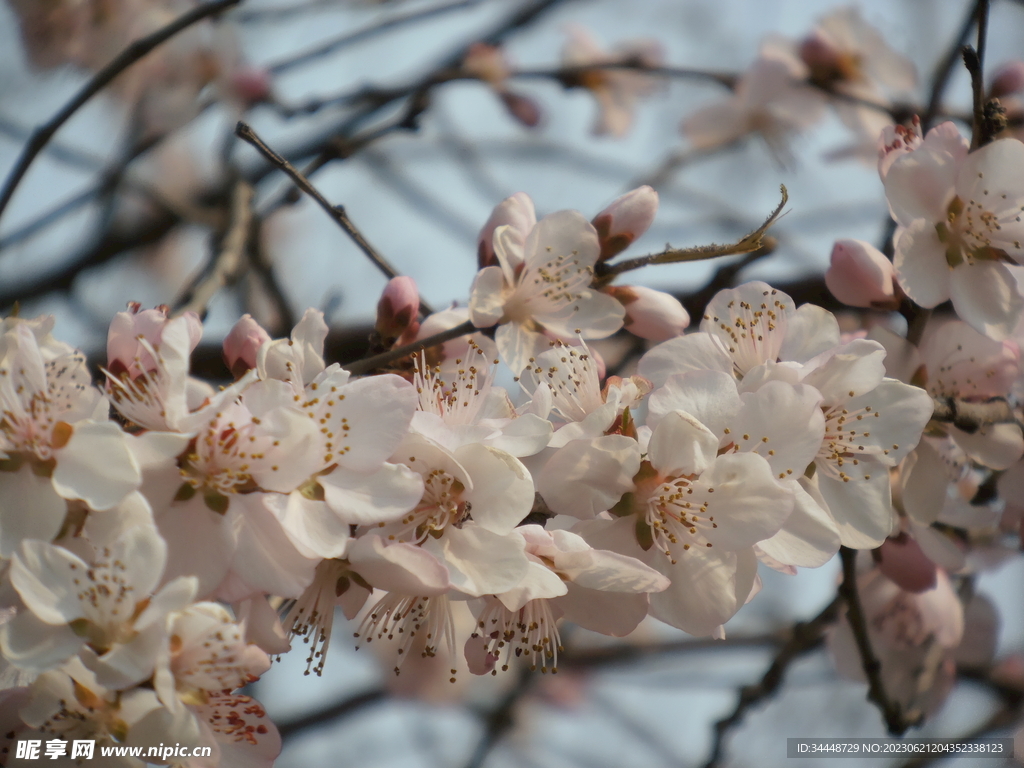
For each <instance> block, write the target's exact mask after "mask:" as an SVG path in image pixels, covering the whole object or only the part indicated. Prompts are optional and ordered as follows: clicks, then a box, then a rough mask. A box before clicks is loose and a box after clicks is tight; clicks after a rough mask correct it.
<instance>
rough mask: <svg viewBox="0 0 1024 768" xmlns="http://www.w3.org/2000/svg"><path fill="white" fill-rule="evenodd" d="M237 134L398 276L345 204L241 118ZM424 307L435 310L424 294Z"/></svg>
mask: <svg viewBox="0 0 1024 768" xmlns="http://www.w3.org/2000/svg"><path fill="white" fill-rule="evenodd" d="M235 135H236V136H238V138H240V139H241V140H242V141H244V142H246V143H247V144H250V145H252V146H253V147H254V148H255V149H256V150H257V151H258V152H259V153H260V154H261V155H263V157H265V158H266V159H267V160H269V161H270V162H271V163H273V164H274V165H275V166H277V167H278V168H280V169H281V170H282V171H284V173H285V174H286V175H287V176H288V178H290V179H291V180H292V181H293V182H294V183H295V186H297V187H298V188H299V189H301V190H302V191H303V192H305V193H306V194H307V195H309V196H310V197H312V198H313V199H314V200H315V201H316V203H317V205H319V206H320V207H321V208H322V209H323V210H324V211H325V212H326V213H327V215H328V216H330V217H331V218H332V219H333V220H334V222H335V223H336V224H337V225H338V226H339V227H341V228H342V230H343V231H344V232H345V234H346V235H348V236H349V238H351V240H352V242H354V243H355V244H356V246H357V247H358V248H359V250H361V251H362V252H363V253H364V254H366V256H367V257H368V258H369V259H370V261H372V262H373V263H374V265H376V267H377V269H379V270H380V271H381V272H382V273H384V276H385V277H387V278H388V279H391V278H392V277H398V275H399V272H398V270H397V269H395V268H394V267H393V266H392V265H391V264H390V262H388V260H387V259H385V258H384V257H383V256H382V255H381V254H380V253H379V252H378V251H377V249H376V248H374V247H373V246H372V245H370V243H369V241H368V240H367V239H366V238H365V237H364V236H363V233H362V232H360V231H359V229H358V228H357V227H356V225H355V224H353V223H352V220H351V219H350V218H349V217H348V214H347V213H346V212H345V207H344V206H341V205H331V203H330V201H328V200H327V198H326V197H324V196H323V194H321V193H320V190H318V189H317V188H316V187H314V186H313V185H312V184H311V183H310V181H309V179H307V178H306V177H305V176H303V175H302V173H301V172H300V171H299V170H298V169H297V168H296V167H295V166H294V165H292V164H291V163H289V162H288V161H287V160H285V159H284V158H283V157H281V156H280V155H279V154H277V152H275V151H274V150H272V149H271V148H270V147H269V146H267V144H266V143H265V142H264V141H263V139H261V138H260V137H259V136H258V135H256V131H254V130H253V129H252V128H251V127H249V126H248V125H247V124H246V123H243V122H242V121H241V120H239V121H238V125H236V126H235ZM420 307H421V309H422V310H423V312H424V313H426V314H430V313H431V312H433V310H432V309H430V308H429V306H428V305H427V304H426V302H425V301H424V300H423V298H422V297H421V298H420Z"/></svg>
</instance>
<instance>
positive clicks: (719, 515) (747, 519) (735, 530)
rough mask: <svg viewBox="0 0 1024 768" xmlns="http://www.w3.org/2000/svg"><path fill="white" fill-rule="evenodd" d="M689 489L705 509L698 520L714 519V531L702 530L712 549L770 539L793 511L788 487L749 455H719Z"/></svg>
mask: <svg viewBox="0 0 1024 768" xmlns="http://www.w3.org/2000/svg"><path fill="white" fill-rule="evenodd" d="M711 489H714V493H713V494H712V493H711ZM693 490H694V500H695V501H696V500H697V499H698V498H699V499H700V500H702V501H704V503H705V505H706V507H707V510H706V512H705V513H703V514H702V515H701V517H702V518H703V517H704V516H705V515H708V514H710V516H711V519H713V520H714V525H715V527H714V528H711V527H709V526H707V525H706V523H705V524H704V525H703V526H702V531H703V533H704V535H705V536H706V537H707V539H708V541H710V542H711V543H712V544H713V545H714V548H716V549H717V548H719V547H721V548H723V549H727V550H737V549H743V548H744V547H750V546H751V545H753V544H755V543H757V542H759V541H762V540H764V539H767V538H769V537H771V536H774V535H775V534H776V533H777V532H778V531H779V529H780V528H782V525H783V523H785V522H786V519H787V518H788V517H789V515H790V513H791V512H792V511H793V504H794V500H793V491H792V490H791V488H790V487H789V484H786V485H783V484H781V483H778V482H776V480H775V477H774V475H772V471H771V468H770V467H769V466H768V462H766V461H765V460H764V459H762V458H761V457H760V456H758V455H756V454H753V453H732V454H724V455H722V456H719V457H718V458H717V459H715V461H714V462H712V464H711V466H710V467H708V469H707V471H706V472H704V474H702V475H701V476H700V478H699V479H698V480H697V482H696V483H695V485H694V489H693ZM697 549H700V547H697ZM686 554H688V552H687V553H684V556H683V557H682V558H681V559H684V560H685V559H686V558H685V555H686ZM718 623H719V624H721V623H722V622H718Z"/></svg>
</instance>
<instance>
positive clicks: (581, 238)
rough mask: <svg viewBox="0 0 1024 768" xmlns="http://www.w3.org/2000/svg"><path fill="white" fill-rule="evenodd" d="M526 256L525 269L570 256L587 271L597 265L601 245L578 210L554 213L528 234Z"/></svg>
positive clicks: (589, 224) (539, 222)
mask: <svg viewBox="0 0 1024 768" xmlns="http://www.w3.org/2000/svg"><path fill="white" fill-rule="evenodd" d="M525 253H526V268H527V269H528V270H533V269H536V268H537V267H540V266H543V265H544V264H546V263H547V262H548V261H550V260H551V259H552V258H557V257H559V256H563V257H564V256H570V255H571V256H572V257H573V258H572V261H574V262H577V263H578V266H579V267H580V268H582V269H586V268H588V267H593V266H594V264H595V263H596V262H597V257H598V256H599V255H600V254H601V246H600V245H599V244H598V241H597V230H595V229H594V227H593V225H592V224H591V223H590V222H589V221H587V220H586V219H585V218H583V215H582V214H581V213H580V212H579V211H556V212H555V213H552V214H550V215H548V216H545V217H544V218H542V219H541V220H540V221H538V222H537V225H536V226H535V227H534V228H533V229H532V230H531V231H530V234H529V235H528V236H527V238H526V248H525ZM587 282H588V283H589V282H590V281H589V279H588V280H587Z"/></svg>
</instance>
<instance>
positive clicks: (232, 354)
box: [224, 315, 270, 379]
mask: <svg viewBox="0 0 1024 768" xmlns="http://www.w3.org/2000/svg"><path fill="white" fill-rule="evenodd" d="M268 341H270V334H269V333H267V332H266V331H265V330H263V328H262V326H260V324H259V323H257V322H256V321H255V320H253V319H252V317H251V316H250V315H242V319H241V320H239V321H238V322H237V323H235V327H234V328H232V329H231V331H230V333H228V335H227V336H225V337H224V362H225V363H226V364H227V366H228V370H230V371H231V375H232V376H234V377H235V378H236V379H240V378H241V377H242V376H244V375H245V373H246V371H250V370H252V369H253V368H255V367H256V353H257V352H259V350H260V347H262V346H263V345H264V344H266V343H267V342H268Z"/></svg>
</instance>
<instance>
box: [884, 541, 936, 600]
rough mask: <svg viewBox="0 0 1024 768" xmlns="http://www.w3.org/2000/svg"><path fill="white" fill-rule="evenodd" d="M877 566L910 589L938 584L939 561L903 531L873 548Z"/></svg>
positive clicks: (890, 578)
mask: <svg viewBox="0 0 1024 768" xmlns="http://www.w3.org/2000/svg"><path fill="white" fill-rule="evenodd" d="M873 556H874V559H875V560H876V561H877V562H878V569H879V570H880V571H881V572H882V573H883V574H885V576H886V578H888V579H889V580H891V581H893V582H894V583H895V584H896V585H897V586H899V587H900V589H904V590H906V591H907V592H924V591H926V590H929V589H932V588H934V587H935V584H936V578H937V577H936V565H935V563H933V562H932V561H931V560H930V559H929V558H928V556H927V555H926V554H925V553H924V551H923V550H922V549H921V547H920V546H919V545H918V543H917V542H916V541H915V540H914V538H913V537H912V536H909V535H907V534H906V533H901V534H899V535H898V536H895V537H890V538H888V539H886V540H885V541H883V542H882V546H881V547H879V548H878V549H876V550H874V552H873Z"/></svg>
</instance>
